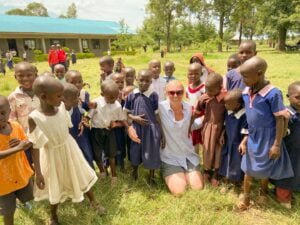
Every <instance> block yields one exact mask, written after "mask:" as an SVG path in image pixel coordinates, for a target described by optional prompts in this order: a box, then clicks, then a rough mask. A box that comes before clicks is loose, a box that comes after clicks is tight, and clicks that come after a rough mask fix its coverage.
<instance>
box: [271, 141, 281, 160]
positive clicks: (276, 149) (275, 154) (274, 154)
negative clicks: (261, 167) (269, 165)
mask: <svg viewBox="0 0 300 225" xmlns="http://www.w3.org/2000/svg"><path fill="white" fill-rule="evenodd" d="M279 157H280V146H278V145H272V147H271V148H270V151H269V158H270V159H273V160H275V159H278V158H279Z"/></svg>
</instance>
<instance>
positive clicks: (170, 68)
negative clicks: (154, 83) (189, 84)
mask: <svg viewBox="0 0 300 225" xmlns="http://www.w3.org/2000/svg"><path fill="white" fill-rule="evenodd" d="M164 71H165V76H164V77H163V78H164V79H165V80H166V82H167V83H168V82H169V81H170V80H176V77H174V75H173V73H174V72H175V65H174V63H173V62H172V61H166V62H165V64H164Z"/></svg>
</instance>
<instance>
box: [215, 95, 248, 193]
mask: <svg viewBox="0 0 300 225" xmlns="http://www.w3.org/2000/svg"><path fill="white" fill-rule="evenodd" d="M224 102H225V108H226V110H227V113H226V115H225V133H224V135H222V137H221V144H224V145H223V148H222V153H221V154H222V156H221V164H220V170H219V174H220V175H221V176H223V177H224V178H225V180H224V182H225V186H224V188H223V189H221V192H226V191H227V190H228V187H229V183H233V184H234V188H235V189H236V190H237V188H239V187H240V185H241V183H242V181H243V178H244V173H243V171H242V170H241V161H242V155H241V154H240V153H239V145H240V143H241V141H242V139H243V137H244V136H245V135H246V134H247V133H248V125H247V120H246V114H245V108H244V102H243V97H242V91H241V90H240V89H234V90H231V91H229V92H228V93H227V94H226V96H225V97H224Z"/></svg>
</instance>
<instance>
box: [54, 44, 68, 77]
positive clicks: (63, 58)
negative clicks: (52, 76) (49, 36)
mask: <svg viewBox="0 0 300 225" xmlns="http://www.w3.org/2000/svg"><path fill="white" fill-rule="evenodd" d="M56 47H57V54H58V63H59V64H62V65H64V67H65V70H66V71H67V70H68V68H67V64H66V59H67V55H66V52H65V51H64V50H63V49H62V48H61V46H60V44H57V45H56Z"/></svg>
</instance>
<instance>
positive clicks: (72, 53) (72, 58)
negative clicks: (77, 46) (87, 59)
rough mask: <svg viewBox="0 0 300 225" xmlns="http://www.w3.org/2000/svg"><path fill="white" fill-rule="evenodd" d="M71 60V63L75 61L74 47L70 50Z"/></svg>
mask: <svg viewBox="0 0 300 225" xmlns="http://www.w3.org/2000/svg"><path fill="white" fill-rule="evenodd" d="M71 61H72V64H73V65H74V64H76V62H77V56H76V53H75V52H74V49H72V52H71Z"/></svg>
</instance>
